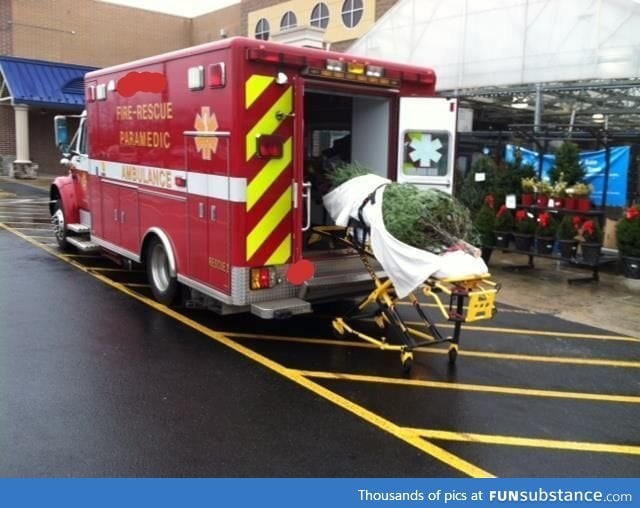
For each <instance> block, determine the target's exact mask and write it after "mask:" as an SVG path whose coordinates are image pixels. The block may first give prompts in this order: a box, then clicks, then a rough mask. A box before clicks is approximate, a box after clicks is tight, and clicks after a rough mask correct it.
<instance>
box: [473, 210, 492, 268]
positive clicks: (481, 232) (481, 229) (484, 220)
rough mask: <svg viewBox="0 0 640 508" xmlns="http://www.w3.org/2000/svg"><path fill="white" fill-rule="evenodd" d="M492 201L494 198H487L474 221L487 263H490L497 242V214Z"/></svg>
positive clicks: (474, 227)
mask: <svg viewBox="0 0 640 508" xmlns="http://www.w3.org/2000/svg"><path fill="white" fill-rule="evenodd" d="M492 202H493V200H490V201H487V200H485V204H484V205H482V208H480V211H479V212H478V215H476V218H475V220H474V221H473V229H474V233H475V235H476V237H477V239H478V240H477V241H478V243H479V244H480V247H481V249H482V259H484V262H485V263H489V258H491V252H492V251H493V246H494V245H495V243H496V214H495V212H494V210H493V206H491V203H492Z"/></svg>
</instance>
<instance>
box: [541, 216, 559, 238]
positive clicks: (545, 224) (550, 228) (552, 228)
mask: <svg viewBox="0 0 640 508" xmlns="http://www.w3.org/2000/svg"><path fill="white" fill-rule="evenodd" d="M556 229H558V224H557V223H556V220H555V219H554V218H553V216H552V215H551V214H550V213H548V212H542V213H541V214H540V215H538V227H537V228H536V235H537V236H540V237H544V238H551V237H553V236H554V235H555V234H556Z"/></svg>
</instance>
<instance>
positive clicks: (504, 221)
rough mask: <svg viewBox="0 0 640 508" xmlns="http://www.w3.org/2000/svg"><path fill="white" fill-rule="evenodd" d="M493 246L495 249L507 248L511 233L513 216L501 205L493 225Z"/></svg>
mask: <svg viewBox="0 0 640 508" xmlns="http://www.w3.org/2000/svg"><path fill="white" fill-rule="evenodd" d="M495 231H496V234H495V238H496V239H495V245H496V247H504V248H507V247H509V241H510V240H511V232H512V231H513V214H512V213H511V210H509V209H508V208H507V207H506V205H502V206H501V207H500V208H499V209H498V213H497V214H496V225H495Z"/></svg>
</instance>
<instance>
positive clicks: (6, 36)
mask: <svg viewBox="0 0 640 508" xmlns="http://www.w3.org/2000/svg"><path fill="white" fill-rule="evenodd" d="M12 1H13V0H0V55H10V54H11V53H12V51H13V45H12V43H11V25H10V24H9V20H11V3H12Z"/></svg>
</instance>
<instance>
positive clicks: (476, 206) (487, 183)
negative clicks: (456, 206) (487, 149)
mask: <svg viewBox="0 0 640 508" xmlns="http://www.w3.org/2000/svg"><path fill="white" fill-rule="evenodd" d="M497 170H498V166H497V164H496V163H495V161H494V160H493V159H492V158H491V157H487V156H485V155H483V156H481V157H480V158H478V159H477V160H476V161H475V162H474V163H473V166H471V171H469V173H467V176H465V178H464V182H463V183H462V187H461V189H460V194H459V199H460V201H461V202H462V204H463V205H465V206H466V207H467V208H468V209H469V210H470V211H471V214H472V215H475V214H476V213H478V212H479V211H480V208H482V205H483V204H484V198H485V197H486V196H487V195H488V194H493V191H494V188H495V182H496V171H497ZM478 175H484V176H478Z"/></svg>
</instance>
